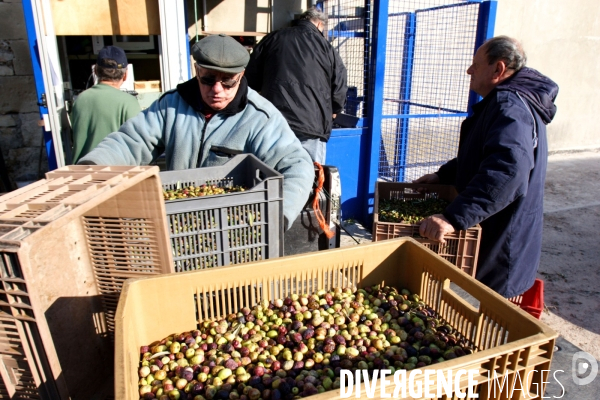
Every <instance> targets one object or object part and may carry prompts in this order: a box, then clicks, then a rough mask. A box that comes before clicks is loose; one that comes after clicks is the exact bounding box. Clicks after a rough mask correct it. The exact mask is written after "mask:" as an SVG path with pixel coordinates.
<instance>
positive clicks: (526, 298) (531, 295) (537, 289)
mask: <svg viewBox="0 0 600 400" xmlns="http://www.w3.org/2000/svg"><path fill="white" fill-rule="evenodd" d="M509 300H510V301H511V302H512V303H514V304H516V305H518V306H519V307H521V308H522V309H523V310H525V311H527V312H528V313H529V314H531V315H533V316H534V317H535V318H537V319H541V318H542V311H544V281H543V280H541V279H536V280H535V282H533V286H532V287H530V288H529V290H527V291H526V292H525V293H523V294H522V295H520V296H516V297H512V298H510V299H509Z"/></svg>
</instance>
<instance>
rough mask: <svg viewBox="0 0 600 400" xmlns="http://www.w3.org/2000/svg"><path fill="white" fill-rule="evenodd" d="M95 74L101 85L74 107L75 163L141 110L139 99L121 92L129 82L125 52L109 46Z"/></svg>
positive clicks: (81, 97)
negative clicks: (125, 83)
mask: <svg viewBox="0 0 600 400" xmlns="http://www.w3.org/2000/svg"><path fill="white" fill-rule="evenodd" d="M95 73H96V76H97V77H98V84H97V85H94V86H92V87H91V88H89V89H87V90H86V91H84V92H83V93H81V94H80V95H79V97H77V101H75V104H74V105H73V111H72V121H73V163H77V161H79V159H80V158H81V157H83V156H85V155H86V154H87V153H89V152H90V150H92V149H93V148H94V147H96V146H97V145H98V143H100V141H101V140H102V139H104V138H105V137H106V136H107V135H108V134H109V133H111V132H114V131H116V130H117V129H119V127H120V126H121V125H123V123H124V122H125V121H127V120H128V119H129V118H132V117H135V116H136V115H137V114H138V113H139V112H140V111H141V108H140V104H139V103H138V101H137V99H136V98H135V97H133V96H132V95H130V94H128V93H125V92H123V91H121V89H120V88H121V86H122V85H123V82H125V80H126V79H127V56H126V55H125V52H124V51H123V49H121V48H120V47H116V46H106V47H104V48H103V49H102V50H100V52H98V59H97V60H96V71H95Z"/></svg>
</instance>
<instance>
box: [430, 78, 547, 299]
mask: <svg viewBox="0 0 600 400" xmlns="http://www.w3.org/2000/svg"><path fill="white" fill-rule="evenodd" d="M557 93H558V86H557V85H556V83H554V82H552V81H551V80H550V79H549V78H547V77H545V76H544V75H542V74H540V73H539V72H538V71H536V70H534V69H531V68H523V69H522V70H520V71H519V72H517V73H516V74H515V75H513V76H512V77H511V78H509V79H508V80H506V81H504V82H502V83H501V84H500V85H498V86H497V87H496V88H495V89H494V90H493V91H492V92H491V93H489V94H488V95H487V96H486V97H485V98H484V99H483V100H481V101H480V102H479V103H477V104H475V105H474V106H473V114H472V115H471V116H470V117H468V118H467V119H465V121H464V122H463V124H462V126H461V133H460V142H459V147H458V155H457V157H456V158H455V159H453V160H451V161H449V162H448V163H446V164H445V165H443V166H442V167H441V168H440V169H439V171H438V172H437V175H438V176H439V177H440V181H441V183H445V184H454V185H455V186H456V188H457V191H458V192H459V195H458V197H457V198H456V199H455V200H454V201H453V202H452V203H451V204H450V205H449V206H448V207H447V208H446V210H445V212H444V216H445V217H446V218H447V219H448V220H449V221H450V223H451V224H452V225H453V226H454V228H455V229H467V228H470V227H472V226H474V225H475V224H481V227H482V238H481V246H480V249H479V259H478V265H477V279H478V280H479V281H481V282H483V283H484V284H486V285H487V286H489V287H490V288H492V289H493V290H495V291H497V292H498V293H500V294H501V295H503V296H505V297H513V296H516V295H519V294H521V293H523V292H524V291H526V290H527V289H529V288H530V287H531V286H532V285H533V282H534V280H535V277H536V272H537V269H538V265H539V262H540V255H541V248H542V227H543V199H544V180H545V178H546V165H547V157H548V142H547V139H546V124H548V123H549V122H550V121H552V118H554V115H555V114H556V106H555V105H554V99H555V98H556V95H557Z"/></svg>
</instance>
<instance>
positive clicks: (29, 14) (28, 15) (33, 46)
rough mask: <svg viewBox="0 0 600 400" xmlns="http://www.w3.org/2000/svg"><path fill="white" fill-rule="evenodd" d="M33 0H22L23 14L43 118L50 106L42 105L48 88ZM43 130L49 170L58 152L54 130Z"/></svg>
mask: <svg viewBox="0 0 600 400" xmlns="http://www.w3.org/2000/svg"><path fill="white" fill-rule="evenodd" d="M31 1H32V0H23V1H22V4H23V16H24V17H25V29H26V31H27V42H28V44H29V54H30V55H31V63H32V65H33V80H34V82H35V91H36V93H37V99H38V106H39V108H40V118H41V119H43V118H44V115H48V108H47V107H44V106H42V105H41V104H42V98H43V97H44V96H45V94H46V89H45V88H44V75H43V74H42V66H41V61H40V54H39V46H38V42H37V35H36V31H35V19H34V18H33V7H32V6H31ZM46 101H50V99H47V100H46ZM41 130H42V132H43V135H44V144H45V147H46V154H47V155H48V170H50V171H51V170H54V169H56V168H57V167H58V164H57V162H56V154H55V153H54V140H53V139H52V132H47V131H46V129H44V128H41Z"/></svg>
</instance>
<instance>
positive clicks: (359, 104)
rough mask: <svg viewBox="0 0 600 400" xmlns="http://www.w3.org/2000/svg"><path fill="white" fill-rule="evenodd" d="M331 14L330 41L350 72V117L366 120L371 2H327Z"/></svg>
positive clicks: (353, 0) (349, 0) (329, 21)
mask: <svg viewBox="0 0 600 400" xmlns="http://www.w3.org/2000/svg"><path fill="white" fill-rule="evenodd" d="M323 3H324V4H323V10H324V12H325V13H326V14H327V15H328V17H329V20H328V26H327V38H328V40H329V42H330V43H331V45H332V46H333V47H334V48H335V49H336V50H337V51H338V53H339V54H340V57H341V58H342V60H343V61H344V65H345V66H346V69H347V71H348V96H347V99H346V108H345V110H344V112H345V113H346V114H350V115H354V116H356V117H360V118H363V117H366V116H367V110H366V107H365V98H366V97H367V93H368V89H369V86H368V84H369V81H370V79H369V75H368V73H369V57H370V56H369V54H370V50H371V36H370V33H371V3H370V2H369V1H365V0H330V1H325V2H323Z"/></svg>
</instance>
